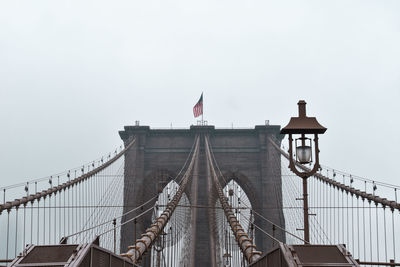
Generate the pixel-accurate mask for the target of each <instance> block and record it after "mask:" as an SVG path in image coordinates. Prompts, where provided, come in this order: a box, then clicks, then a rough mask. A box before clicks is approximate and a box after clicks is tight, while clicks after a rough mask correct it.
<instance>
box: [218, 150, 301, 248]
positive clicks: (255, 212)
mask: <svg viewBox="0 0 400 267" xmlns="http://www.w3.org/2000/svg"><path fill="white" fill-rule="evenodd" d="M210 151H211V156H212V158H213V160H214V162H215V165H216V167H217V170H218V172H219V173H220V177H222V179H223V180H224V182H225V183H226V179H225V177H224V175H223V174H222V172H221V170H220V168H219V166H218V163H217V161H216V160H215V156H214V152H213V150H212V147H211V146H210ZM236 196H237V195H236ZM245 206H246V207H247V208H249V209H251V210H252V211H253V212H254V214H256V215H257V216H259V217H260V218H261V219H263V220H265V221H266V222H268V223H270V224H272V225H275V226H276V227H277V228H278V229H280V230H282V231H284V232H285V233H287V234H289V235H291V236H293V237H295V238H297V239H299V240H301V241H303V242H306V241H305V240H304V239H303V238H301V237H299V236H297V235H295V234H293V233H291V232H289V231H287V230H286V229H285V228H282V227H280V226H279V225H277V224H276V223H274V222H273V221H271V220H268V219H267V218H265V217H264V216H262V215H261V214H260V213H258V212H257V211H255V210H254V209H252V208H251V207H249V206H247V205H246V204H245Z"/></svg>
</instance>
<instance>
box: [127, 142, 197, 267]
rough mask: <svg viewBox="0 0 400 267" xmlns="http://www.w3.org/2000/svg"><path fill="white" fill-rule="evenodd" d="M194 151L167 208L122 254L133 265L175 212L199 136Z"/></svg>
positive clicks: (191, 167)
mask: <svg viewBox="0 0 400 267" xmlns="http://www.w3.org/2000/svg"><path fill="white" fill-rule="evenodd" d="M195 143H196V146H195V150H194V153H193V155H192V159H191V161H190V164H189V166H188V168H187V170H186V172H185V174H184V175H183V177H182V184H181V185H180V186H179V189H178V191H177V192H176V193H175V195H174V197H173V198H172V200H171V201H170V202H169V203H168V205H167V208H166V209H165V210H164V211H163V213H162V214H161V215H160V216H159V217H157V218H156V219H155V221H154V223H153V224H151V226H150V227H149V228H147V229H146V232H145V233H144V234H142V237H141V238H140V239H138V240H136V242H135V245H134V246H129V247H128V251H127V252H126V253H124V254H122V256H123V257H127V258H129V259H131V260H132V262H133V263H136V262H138V261H140V260H141V258H142V255H143V254H144V253H145V252H146V251H147V250H148V249H149V248H150V247H151V245H152V244H153V242H154V241H155V240H156V239H157V238H158V236H159V235H160V234H161V233H162V231H163V229H164V227H165V226H166V225H167V223H168V221H169V219H170V218H171V216H172V214H173V213H174V211H175V208H176V206H177V205H178V203H179V200H180V199H181V197H182V195H183V192H184V190H185V187H186V184H187V183H188V180H189V178H190V177H192V175H191V174H193V167H194V164H195V162H197V159H198V154H199V146H200V138H199V136H197V137H196V139H195Z"/></svg>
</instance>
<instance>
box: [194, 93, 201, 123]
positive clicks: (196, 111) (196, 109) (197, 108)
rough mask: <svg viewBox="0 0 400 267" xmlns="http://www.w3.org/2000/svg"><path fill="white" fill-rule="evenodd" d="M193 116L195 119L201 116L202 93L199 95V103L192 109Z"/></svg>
mask: <svg viewBox="0 0 400 267" xmlns="http://www.w3.org/2000/svg"><path fill="white" fill-rule="evenodd" d="M193 114H194V117H195V118H197V117H198V116H200V115H202V114H203V93H201V96H200V99H199V101H197V103H196V105H194V107H193Z"/></svg>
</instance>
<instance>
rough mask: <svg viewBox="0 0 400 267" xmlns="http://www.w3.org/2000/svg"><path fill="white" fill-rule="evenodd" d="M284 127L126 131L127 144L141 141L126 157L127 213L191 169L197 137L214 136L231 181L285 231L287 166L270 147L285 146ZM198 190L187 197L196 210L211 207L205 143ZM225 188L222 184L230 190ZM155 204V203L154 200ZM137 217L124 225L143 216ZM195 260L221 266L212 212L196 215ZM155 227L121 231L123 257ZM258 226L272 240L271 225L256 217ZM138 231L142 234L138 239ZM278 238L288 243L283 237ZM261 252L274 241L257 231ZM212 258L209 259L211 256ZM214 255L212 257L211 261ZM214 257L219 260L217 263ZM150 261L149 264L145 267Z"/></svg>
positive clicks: (142, 224)
mask: <svg viewBox="0 0 400 267" xmlns="http://www.w3.org/2000/svg"><path fill="white" fill-rule="evenodd" d="M279 131H280V126H275V125H271V126H265V125H263V126H255V128H254V129H215V128H214V126H191V127H190V129H150V127H148V126H125V127H124V130H123V131H120V133H119V134H120V136H121V138H122V140H123V141H124V143H125V144H127V143H129V141H130V140H132V138H136V142H135V144H134V145H133V146H132V147H131V148H130V150H129V151H128V152H127V153H126V154H125V179H124V184H125V185H124V213H125V212H127V211H129V210H131V209H132V208H133V207H137V206H139V205H141V204H142V203H144V202H146V201H147V200H149V199H150V198H151V197H153V196H155V195H156V194H157V192H158V188H159V186H160V184H164V185H165V184H166V183H168V182H169V181H170V180H171V179H172V178H173V177H175V176H176V174H178V172H179V170H180V169H181V168H182V166H183V165H184V163H185V160H186V158H187V157H188V154H189V152H190V151H191V148H192V146H193V143H194V140H195V137H196V135H197V134H202V135H208V136H209V138H210V142H211V146H212V149H213V152H214V155H215V159H216V161H217V163H218V165H219V167H220V169H221V171H222V173H223V174H224V176H225V177H226V178H227V179H228V181H227V182H229V180H231V179H234V180H235V181H236V182H237V183H238V184H239V185H240V186H241V187H242V188H243V190H244V191H245V193H246V195H247V196H248V198H249V200H250V202H251V205H252V207H253V209H254V210H255V211H257V212H258V213H260V214H262V216H264V217H265V218H267V219H269V220H271V221H273V222H274V223H275V224H276V225H280V226H282V227H284V225H285V221H284V217H283V211H282V186H281V185H282V182H281V161H280V156H279V152H278V151H276V150H275V149H274V148H273V147H272V145H270V144H269V142H268V137H270V136H274V137H275V138H276V139H277V140H279V141H280V140H281V139H282V136H281V135H280V134H279ZM200 148H201V149H200V158H199V164H198V168H197V169H198V170H197V172H198V173H197V177H198V180H197V182H196V186H194V185H193V183H192V184H188V186H187V188H186V194H187V196H188V198H189V201H190V203H191V205H193V204H196V205H204V206H207V205H208V204H209V199H210V198H212V199H215V192H212V191H213V190H211V192H210V190H208V189H207V188H209V187H207V164H206V158H205V151H204V142H201V147H200ZM224 186H225V184H222V187H224ZM154 201H155V200H154ZM154 201H153V203H152V204H154ZM140 212H141V210H140V209H139V210H138V211H137V212H136V213H135V212H132V213H131V214H129V215H128V216H126V217H125V218H123V222H124V221H127V220H129V219H130V218H132V217H134V216H136V215H137V214H139V213H140ZM193 212H195V213H196V216H195V218H196V219H195V220H194V221H192V222H193V224H195V225H192V231H193V236H192V238H191V240H192V247H193V251H192V252H194V253H193V254H194V255H193V257H194V258H193V259H192V262H194V265H195V266H213V265H215V244H214V242H215V238H213V237H212V236H211V235H212V234H213V229H210V226H209V223H208V221H209V220H210V218H209V216H210V215H209V213H208V211H207V209H196V208H193V209H192V214H193ZM150 224H151V214H148V215H147V216H144V217H142V218H140V219H138V220H137V222H136V224H135V223H134V222H130V223H127V224H125V225H124V226H123V227H122V229H121V237H122V240H121V251H125V250H126V249H127V247H128V246H129V245H132V244H133V243H134V238H135V237H136V238H139V237H140V234H142V233H143V232H144V230H145V228H146V227H148V226H150ZM255 224H256V225H258V226H260V227H262V229H264V230H265V231H266V232H269V233H270V234H271V235H272V226H271V224H269V223H267V222H265V220H263V219H261V218H260V217H258V216H255ZM135 230H136V233H135ZM275 236H276V237H277V238H278V239H280V240H282V241H284V240H285V235H284V233H283V232H282V231H275ZM255 240H256V246H257V249H258V250H260V251H262V252H266V251H267V250H268V249H269V248H271V246H272V241H271V240H270V239H269V238H267V237H266V236H265V235H264V234H263V233H261V232H260V231H258V230H257V229H256V231H255ZM206 255H207V256H206ZM208 255H209V256H208ZM213 257H214V259H213ZM148 264H149V259H148V258H144V265H146V266H147V265H148Z"/></svg>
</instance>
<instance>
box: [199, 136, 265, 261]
mask: <svg viewBox="0 0 400 267" xmlns="http://www.w3.org/2000/svg"><path fill="white" fill-rule="evenodd" d="M205 151H206V158H207V163H208V166H209V169H210V170H211V175H212V178H213V181H214V184H215V186H216V189H217V193H218V198H219V201H220V202H221V205H222V207H223V208H224V213H225V216H226V218H227V220H228V222H229V225H230V227H231V229H232V232H233V234H234V236H235V238H236V241H237V243H238V245H239V247H240V249H241V251H242V253H243V255H244V256H245V258H246V260H247V262H248V263H252V262H254V261H256V260H257V259H259V258H260V257H261V254H262V252H260V251H257V249H256V246H255V245H254V244H253V240H251V239H250V238H249V237H248V235H247V233H246V232H245V231H244V229H243V227H242V226H241V224H240V222H239V220H238V219H237V218H236V216H235V215H234V213H233V211H232V207H231V206H230V205H229V204H228V202H227V199H226V197H225V195H224V192H223V190H222V188H221V185H220V184H219V182H218V177H217V174H216V172H215V167H214V163H213V160H212V156H211V151H210V145H209V142H208V136H206V137H205Z"/></svg>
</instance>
